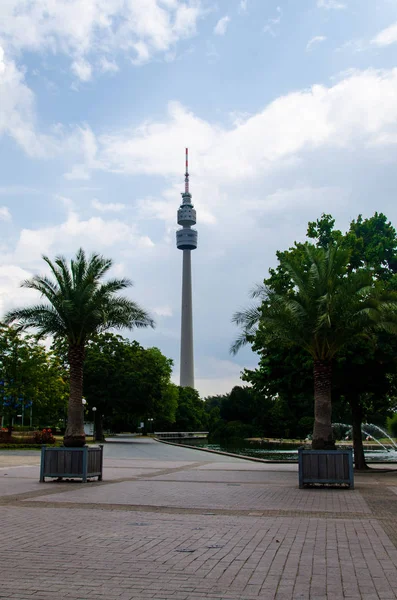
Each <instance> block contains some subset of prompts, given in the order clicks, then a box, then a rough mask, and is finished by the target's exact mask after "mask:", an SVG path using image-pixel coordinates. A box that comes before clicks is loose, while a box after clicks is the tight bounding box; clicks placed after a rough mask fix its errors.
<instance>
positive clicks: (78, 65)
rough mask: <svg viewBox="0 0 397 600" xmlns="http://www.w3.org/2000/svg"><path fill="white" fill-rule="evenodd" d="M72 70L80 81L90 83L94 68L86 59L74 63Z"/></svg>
mask: <svg viewBox="0 0 397 600" xmlns="http://www.w3.org/2000/svg"><path fill="white" fill-rule="evenodd" d="M71 69H72V71H73V73H74V74H75V75H76V76H77V77H78V78H79V79H80V81H89V80H90V79H91V76H92V67H91V65H90V63H89V62H87V61H86V60H84V58H80V59H79V60H75V61H73V63H72V66H71Z"/></svg>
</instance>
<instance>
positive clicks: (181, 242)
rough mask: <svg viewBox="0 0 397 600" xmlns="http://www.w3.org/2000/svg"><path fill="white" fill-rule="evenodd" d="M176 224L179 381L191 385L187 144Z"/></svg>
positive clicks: (192, 236) (191, 217) (193, 239)
mask: <svg viewBox="0 0 397 600" xmlns="http://www.w3.org/2000/svg"><path fill="white" fill-rule="evenodd" d="M178 224H179V225H182V229H179V230H178V231H177V232H176V246H177V248H179V250H183V267H182V315H181V362H180V365H181V366H180V385H181V386H182V387H192V388H194V358H193V302H192V262H191V251H192V250H195V249H196V248H197V231H196V230H195V229H192V225H195V224H196V211H195V210H194V207H193V204H192V195H191V193H190V191H189V170H188V149H187V148H186V173H185V191H184V192H183V193H182V204H181V205H180V207H179V209H178Z"/></svg>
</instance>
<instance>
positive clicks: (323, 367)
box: [312, 360, 335, 450]
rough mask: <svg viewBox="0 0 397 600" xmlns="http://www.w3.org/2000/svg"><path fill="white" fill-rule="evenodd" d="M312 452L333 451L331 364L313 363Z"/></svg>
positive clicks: (326, 362) (318, 361) (325, 362)
mask: <svg viewBox="0 0 397 600" xmlns="http://www.w3.org/2000/svg"><path fill="white" fill-rule="evenodd" d="M313 372H314V431H313V441H312V448H313V450H335V441H334V439H333V434H332V402H331V376H332V365H331V362H328V361H322V360H315V361H314V368H313Z"/></svg>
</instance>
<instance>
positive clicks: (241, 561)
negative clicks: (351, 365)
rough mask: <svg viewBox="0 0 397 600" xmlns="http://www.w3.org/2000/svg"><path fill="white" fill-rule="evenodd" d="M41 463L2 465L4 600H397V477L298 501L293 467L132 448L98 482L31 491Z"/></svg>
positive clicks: (114, 451)
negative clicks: (357, 599)
mask: <svg viewBox="0 0 397 600" xmlns="http://www.w3.org/2000/svg"><path fill="white" fill-rule="evenodd" d="M7 456H8V458H7ZM39 459H40V457H39V455H38V454H37V455H36V456H32V454H31V453H23V452H21V453H20V454H19V456H18V455H15V454H14V453H13V454H9V455H7V454H6V453H0V465H2V466H1V467H0V531H1V534H2V535H1V539H2V543H1V546H0V598H3V599H7V600H28V599H30V600H32V599H38V600H40V599H42V600H44V599H46V598H51V599H52V600H53V599H56V600H69V599H70V600H90V599H95V600H138V599H141V598H142V599H144V598H152V599H155V600H201V599H207V600H237V599H241V600H251V599H253V598H256V599H258V598H261V599H265V600H266V599H269V600H271V599H273V598H275V599H277V600H294V599H298V598H299V599H304V600H306V599H310V600H311V599H313V600H325V599H327V600H331V599H332V600H340V599H342V598H350V599H355V598H360V599H363V600H372V599H379V600H381V599H382V600H392V599H396V598H397V473H396V472H394V473H390V472H373V473H371V474H364V475H358V476H356V489H355V490H354V491H351V490H350V491H349V490H339V489H318V490H299V489H298V477H297V466H296V465H291V464H285V465H280V464H277V465H274V464H271V463H268V464H264V463H255V462H249V461H245V460H243V459H235V458H231V457H226V456H220V455H215V454H209V453H205V452H202V451H198V450H189V449H185V448H183V447H178V446H169V445H164V444H160V443H158V442H154V441H152V440H150V439H149V440H145V439H139V440H134V441H133V443H130V444H127V443H124V444H107V445H105V461H104V465H105V470H104V481H103V482H101V483H96V482H95V483H94V482H91V483H88V484H86V485H83V484H81V483H67V482H63V483H55V482H48V483H46V484H40V483H38V474H39V466H38V465H39ZM7 461H8V464H5V463H7ZM18 462H19V466H18V465H17V464H16V463H18ZM32 462H33V463H34V462H35V463H36V464H32Z"/></svg>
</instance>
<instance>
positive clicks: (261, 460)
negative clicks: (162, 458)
mask: <svg viewBox="0 0 397 600" xmlns="http://www.w3.org/2000/svg"><path fill="white" fill-rule="evenodd" d="M153 439H154V440H156V442H160V444H168V445H169V446H178V447H179V448H181V447H182V448H190V449H191V450H201V452H210V453H212V454H221V455H223V456H231V457H232V458H240V459H241V460H250V461H252V462H259V463H266V464H269V463H271V464H273V465H297V464H298V461H297V460H296V461H295V460H270V459H268V458H255V457H254V456H245V454H233V453H232V452H223V451H222V450H213V449H212V448H199V447H198V446H189V445H188V444H178V443H176V442H166V441H165V440H160V439H159V438H156V437H155V438H153Z"/></svg>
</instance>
